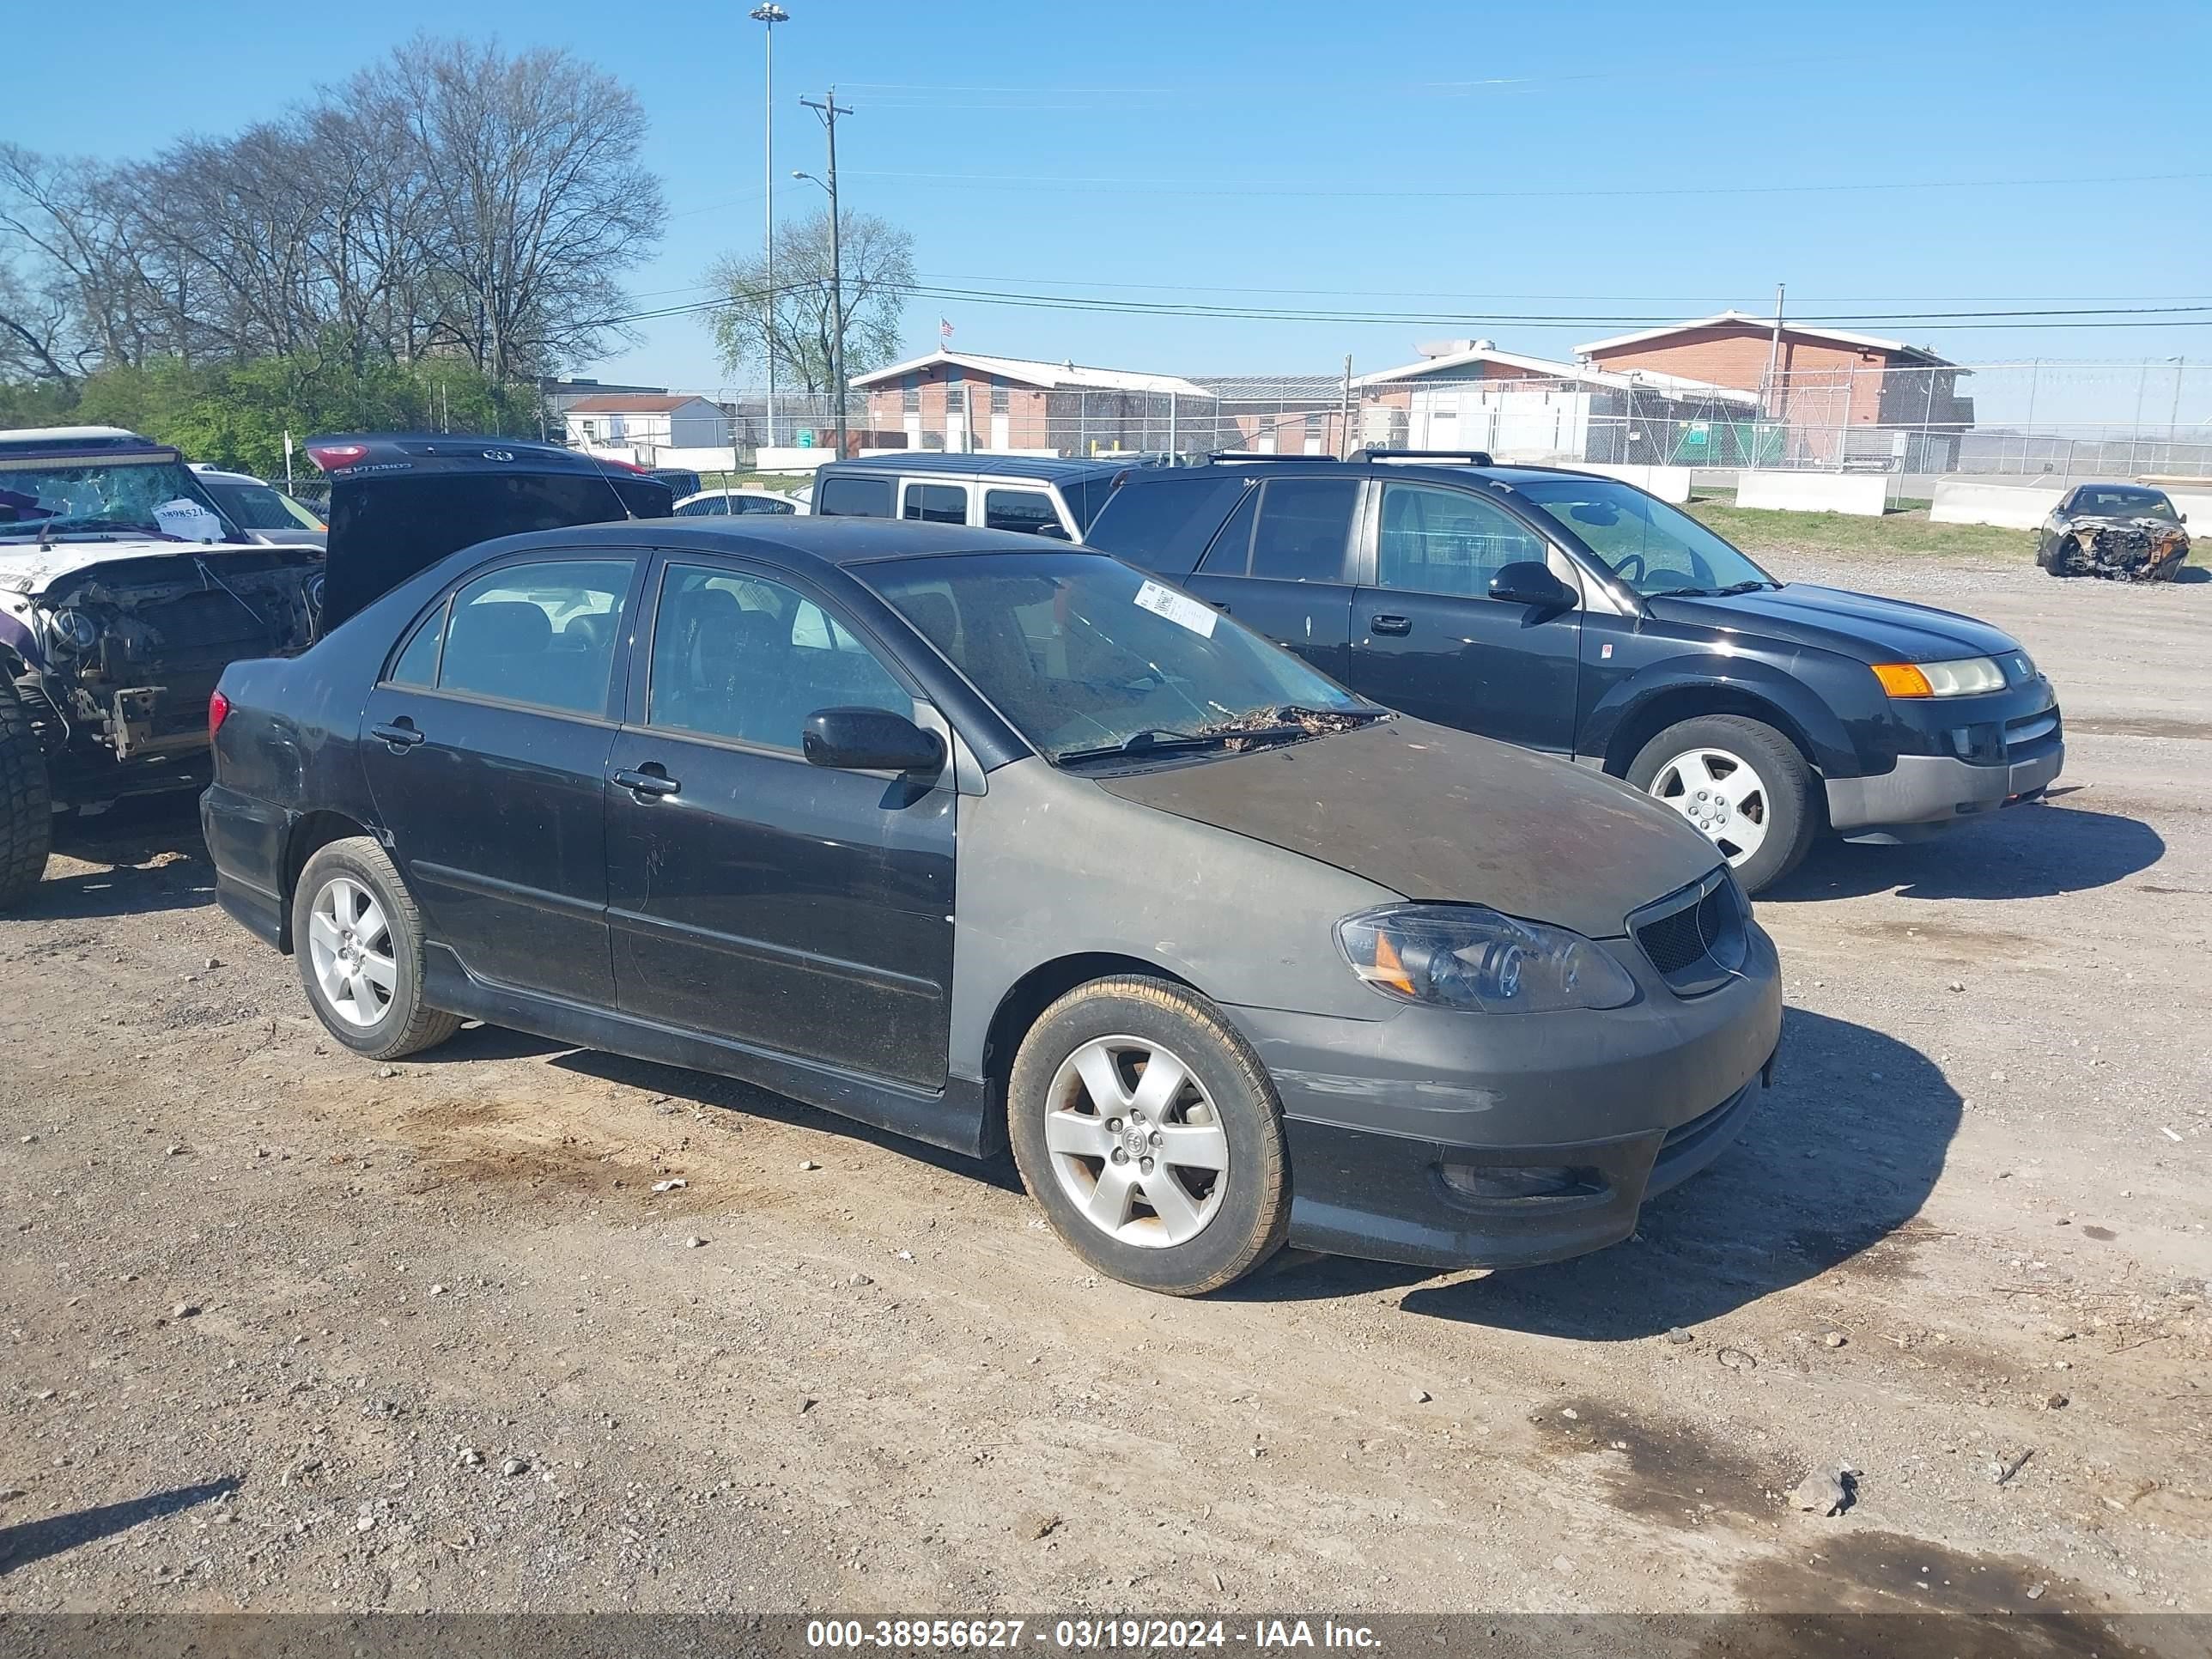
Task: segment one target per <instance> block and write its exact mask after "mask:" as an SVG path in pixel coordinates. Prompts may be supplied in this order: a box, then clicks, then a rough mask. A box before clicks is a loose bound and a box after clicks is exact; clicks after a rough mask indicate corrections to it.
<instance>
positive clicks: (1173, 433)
mask: <svg viewBox="0 0 2212 1659" xmlns="http://www.w3.org/2000/svg"><path fill="white" fill-rule="evenodd" d="M852 384H853V389H854V391H855V392H866V394H867V398H868V425H869V426H870V427H871V428H874V429H875V430H876V431H877V432H878V433H879V434H883V435H893V434H900V433H903V434H904V435H905V438H906V446H907V447H908V448H909V449H942V450H951V451H956V452H965V451H972V450H1002V451H1004V450H1016V451H1027V452H1030V453H1038V454H1049V455H1086V454H1096V453H1101V452H1103V451H1112V450H1163V449H1171V448H1174V447H1176V443H1177V442H1179V441H1180V437H1181V434H1180V430H1179V428H1180V425H1181V422H1182V419H1184V418H1185V417H1188V416H1193V415H1202V416H1204V417H1205V419H1206V422H1207V423H1209V424H1210V421H1211V416H1212V403H1213V394H1212V393H1211V392H1208V391H1206V388H1205V387H1203V386H1199V385H1197V384H1196V383H1194V382H1193V381H1190V380H1183V379H1182V378H1180V377H1179V376H1177V375H1173V374H1139V373H1137V372H1135V371H1133V370H1128V369H1119V368H1084V367H1081V366H1079V365H1078V364H1076V363H1073V362H1066V363H1047V362H1034V361H1032V360H1030V359H1028V358H1024V357H987V356H982V355H981V354H980V353H976V352H972V351H946V350H944V349H939V350H938V351H936V352H934V353H933V354H932V355H930V356H927V357H912V358H908V360H907V361H906V362H902V363H893V364H891V365H890V366H889V367H888V368H878V369H874V370H872V371H871V372H870V373H868V374H856V375H854V377H853V381H852Z"/></svg>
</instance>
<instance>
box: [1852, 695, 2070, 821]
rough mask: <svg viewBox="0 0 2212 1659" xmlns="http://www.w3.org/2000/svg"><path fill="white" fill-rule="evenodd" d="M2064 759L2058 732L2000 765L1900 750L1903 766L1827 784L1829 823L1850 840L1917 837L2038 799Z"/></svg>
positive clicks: (2024, 746)
mask: <svg viewBox="0 0 2212 1659" xmlns="http://www.w3.org/2000/svg"><path fill="white" fill-rule="evenodd" d="M2053 713H2054V714H2056V711H2055V710H2054V711H2053ZM2065 764H2066V744H2065V742H2064V740H2063V738H2059V737H2058V736H2057V735H2056V733H2055V732H2054V734H2053V735H2052V736H2051V738H2048V739H2047V740H2046V741H2044V742H2040V743H2033V744H2027V745H2022V746H2021V752H2020V757H2019V758H2017V759H2013V758H2009V757H2008V758H2007V759H2006V760H2004V761H2001V762H1999V763H1997V764H1996V765H1993V766H1977V765H1975V764H1973V763H1972V762H1969V761H1962V760H1954V759H1953V758H1952V757H1949V756H1948V755H1899V757H1897V765H1896V768H1895V769H1893V770H1892V771H1888V772H1885V773H1883V774H1882V775H1881V776H1879V777H1872V778H1830V779H1829V780H1828V781H1827V792H1828V823H1829V827H1830V828H1832V829H1834V830H1835V831H1836V833H1837V834H1838V835H1840V836H1844V838H1845V839H1846V840H1849V841H1877V842H1878V841H1911V840H1917V839H1918V838H1919V837H1921V836H1929V835H1933V834H1935V833H1936V831H1938V830H1940V829H1947V828H1948V827H1949V826H1950V825H1951V824H1953V823H1956V822H1958V820H1960V818H1970V817H1978V816H1979V815H1981V814H1983V813H1985V812H1993V811H1996V810H1997V809H1998V808H1999V807H2002V806H2014V805H2019V804H2020V803H2021V801H2023V800H2030V799H2034V798H2035V797H2036V796H2039V795H2040V794H2041V793H2043V792H2044V791H2045V790H2046V789H2048V788H2049V787H2051V783H2052V781H2053V780H2055V779H2056V778H2057V776H2058V774H2059V772H2060V770H2061V769H2063V767H2064V766H2065Z"/></svg>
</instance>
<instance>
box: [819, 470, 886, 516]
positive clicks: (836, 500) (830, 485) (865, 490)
mask: <svg viewBox="0 0 2212 1659" xmlns="http://www.w3.org/2000/svg"><path fill="white" fill-rule="evenodd" d="M894 498H895V497H894V489H893V486H892V483H891V481H890V479H889V478H869V477H858V478H842V477H833V478H824V479H823V481H822V487H821V489H817V490H816V491H815V492H814V511H815V513H816V515H817V517H821V518H824V519H891V518H896V517H897V516H898V514H897V512H896V508H895V507H893V505H892V502H893V500H894Z"/></svg>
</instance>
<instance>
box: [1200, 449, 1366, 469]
mask: <svg viewBox="0 0 2212 1659" xmlns="http://www.w3.org/2000/svg"><path fill="white" fill-rule="evenodd" d="M1206 461H1207V463H1208V465H1211V464H1212V463H1214V462H1216V461H1233V462H1235V463H1236V464H1237V465H1238V466H1247V465H1250V464H1251V463H1252V462H1254V461H1280V462H1283V463H1284V464H1285V465H1288V464H1289V463H1291V462H1293V461H1302V462H1304V463H1305V464H1306V465H1309V466H1310V465H1313V464H1314V463H1315V462H1316V461H1318V462H1320V463H1322V465H1325V466H1336V465H1342V463H1341V462H1340V461H1339V460H1338V459H1337V458H1336V457H1335V456H1334V455H1279V454H1277V453H1274V452H1273V451H1272V450H1269V451H1265V452H1263V451H1261V450H1257V449H1217V450H1215V451H1213V452H1212V453H1211V454H1209V455H1208V456H1207V457H1206Z"/></svg>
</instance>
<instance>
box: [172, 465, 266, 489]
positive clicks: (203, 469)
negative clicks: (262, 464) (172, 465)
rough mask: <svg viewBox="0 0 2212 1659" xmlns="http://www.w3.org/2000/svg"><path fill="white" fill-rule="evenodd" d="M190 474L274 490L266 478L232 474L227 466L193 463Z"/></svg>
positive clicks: (241, 473) (246, 473)
mask: <svg viewBox="0 0 2212 1659" xmlns="http://www.w3.org/2000/svg"><path fill="white" fill-rule="evenodd" d="M192 472H193V475H194V476H195V477H202V478H221V479H222V480H223V482H225V483H250V484H259V485H260V486H261V487H262V488H263V489H276V485H275V484H272V483H270V482H269V481H268V480H267V479H266V478H257V477H254V476H253V475H252V473H251V472H233V471H231V470H230V469H229V468H228V467H227V466H210V465H208V464H207V463H206V462H205V461H194V462H193V463H192Z"/></svg>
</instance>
